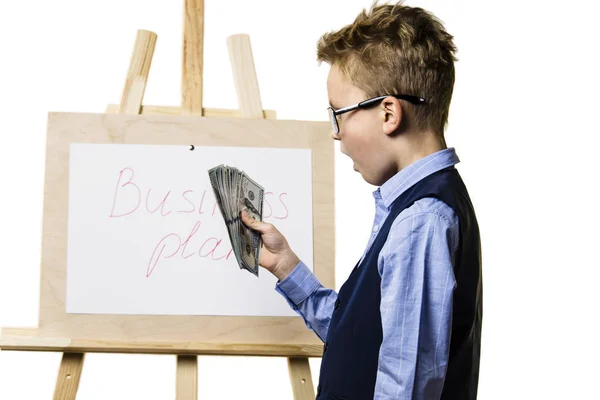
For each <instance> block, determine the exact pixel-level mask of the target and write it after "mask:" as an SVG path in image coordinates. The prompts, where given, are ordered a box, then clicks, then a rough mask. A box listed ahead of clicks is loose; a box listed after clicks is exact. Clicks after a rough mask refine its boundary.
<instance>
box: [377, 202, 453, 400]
mask: <svg viewBox="0 0 600 400" xmlns="http://www.w3.org/2000/svg"><path fill="white" fill-rule="evenodd" d="M428 200H431V199H428ZM435 201H438V200H437V199H436V200H435ZM440 203H441V202H440ZM442 204H443V206H444V207H446V209H445V212H444V213H437V212H431V211H411V208H410V207H409V208H408V209H406V210H404V211H403V212H402V213H401V214H400V215H399V216H398V217H397V218H396V220H395V221H394V224H393V225H392V228H391V229H390V233H389V235H388V238H387V240H386V244H385V245H384V247H383V249H382V251H381V253H380V256H379V263H378V268H379V273H380V275H381V305H380V311H381V322H382V330H383V341H382V344H381V347H380V349H379V363H378V368H377V379H376V385H375V399H376V400H383V399H406V400H412V399H427V400H429V399H439V398H440V396H441V393H442V388H443V384H444V378H445V375H446V367H447V363H448V353H449V348H450V333H451V326H452V300H453V292H454V288H455V286H456V285H455V277H454V270H453V262H454V253H455V249H456V246H457V245H458V219H457V218H456V215H455V214H454V211H452V209H451V208H450V207H449V206H447V205H446V204H445V203H442ZM438 206H439V204H438ZM416 209H417V210H419V208H418V207H417V208H416ZM405 212H407V213H405Z"/></svg>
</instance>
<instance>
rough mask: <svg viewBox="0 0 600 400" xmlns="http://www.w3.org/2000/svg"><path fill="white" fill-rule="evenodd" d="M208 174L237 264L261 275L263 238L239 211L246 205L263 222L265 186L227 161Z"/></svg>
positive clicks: (253, 215) (248, 210)
mask: <svg viewBox="0 0 600 400" xmlns="http://www.w3.org/2000/svg"><path fill="white" fill-rule="evenodd" d="M208 175H209V178H210V183H211V186H212V188H213V192H214V194H215V199H216V201H217V204H218V206H219V210H220V211H221V215H222V216H223V219H224V220H225V226H226V227H227V233H228V234H229V240H230V241H231V247H232V249H233V252H234V254H235V256H236V260H237V262H238V265H239V267H240V268H242V269H246V270H248V271H250V272H251V273H252V274H254V275H256V276H257V277H258V271H259V260H260V250H261V247H262V237H261V235H260V233H259V232H257V231H254V230H252V229H249V228H248V227H246V225H244V223H243V222H242V221H241V218H240V213H241V211H242V209H244V208H245V209H246V211H247V213H248V215H250V216H251V217H253V218H255V219H257V220H259V221H262V208H263V199H264V188H263V187H262V186H261V185H259V184H258V183H257V182H256V181H254V180H253V179H252V178H250V177H249V176H248V175H247V174H246V173H245V172H244V171H241V170H239V169H237V168H235V167H231V166H228V165H224V164H221V165H218V166H216V167H214V168H211V169H210V170H209V171H208Z"/></svg>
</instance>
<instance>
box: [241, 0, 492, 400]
mask: <svg viewBox="0 0 600 400" xmlns="http://www.w3.org/2000/svg"><path fill="white" fill-rule="evenodd" d="M452 39H453V38H452V36H451V35H449V34H448V33H447V32H446V31H445V30H444V27H443V26H442V24H441V22H440V21H439V20H437V19H436V18H435V17H434V16H433V15H432V14H430V13H428V12H427V11H425V10H423V9H421V8H412V7H408V6H404V5H402V3H398V4H395V5H390V4H386V5H376V4H375V3H374V4H373V5H372V6H371V9H370V10H369V11H368V12H365V11H363V12H362V13H361V14H360V15H359V16H358V17H357V18H356V20H355V21H354V23H353V24H351V25H349V26H346V27H344V28H342V29H341V30H340V31H338V32H333V33H327V34H325V35H323V36H322V37H321V39H320V40H319V42H318V45H317V54H318V60H319V62H321V61H325V62H327V63H329V64H330V65H331V69H330V72H329V76H328V79H327V91H328V94H329V99H330V105H331V107H330V108H329V115H330V120H331V123H332V128H333V132H332V138H333V139H334V140H339V141H340V148H341V151H342V153H344V154H346V155H348V156H349V157H350V158H351V159H352V160H353V161H354V169H355V170H356V171H358V172H359V173H360V174H361V175H362V177H363V178H364V179H365V180H366V181H367V182H369V183H370V184H372V185H376V186H380V187H379V188H378V189H377V190H376V191H375V192H374V193H373V195H374V197H375V205H376V213H375V221H374V225H373V233H372V235H371V237H370V240H369V243H368V245H367V248H366V250H365V253H364V254H363V257H362V258H361V259H360V261H359V262H358V264H357V265H356V266H355V267H354V270H353V271H352V273H351V274H350V276H349V278H348V280H347V281H346V282H345V283H344V285H343V286H342V287H341V289H340V291H339V293H336V292H335V291H333V290H332V289H327V288H324V287H323V286H322V285H321V284H320V283H319V281H318V279H317V278H316V276H315V275H314V274H312V273H311V272H310V270H309V269H308V268H307V267H306V265H305V264H304V263H302V262H301V261H300V260H299V259H298V257H297V256H296V255H295V254H294V252H293V251H292V250H291V248H290V247H289V245H288V243H287V241H286V239H285V238H284V237H283V235H282V234H281V233H280V232H279V231H278V230H277V229H276V228H275V227H274V226H273V225H272V224H269V223H264V222H259V221H256V220H253V219H252V218H249V217H248V215H247V214H246V213H245V212H242V219H243V221H244V223H245V224H246V225H247V226H249V227H250V228H252V229H255V230H257V231H259V232H260V233H261V236H262V240H263V248H262V250H261V255H260V265H261V266H262V267H264V268H266V269H267V270H269V271H270V272H271V273H273V274H274V275H275V276H276V277H277V278H278V279H279V280H278V282H277V284H276V287H275V289H276V290H277V291H278V292H279V293H281V294H282V295H283V296H284V297H285V298H286V300H287V301H288V303H289V304H290V306H291V307H292V308H293V309H294V310H296V312H297V313H298V314H300V315H301V316H302V317H303V318H304V321H305V322H306V325H307V326H308V327H309V328H310V329H311V330H313V331H314V332H315V333H316V334H317V335H318V336H319V337H320V338H321V340H323V341H324V343H325V345H324V348H323V358H322V362H321V372H320V377H319V385H318V387H317V399H347V400H350V399H359V400H363V399H373V398H375V399H440V398H442V399H452V400H470V399H475V398H476V396H477V383H478V374H479V354H480V342H481V319H482V284H481V251H480V239H479V228H478V224H477V220H476V217H475V213H474V210H473V206H472V204H471V201H470V199H469V195H468V193H467V190H466V188H465V186H464V184H463V182H462V179H461V178H460V176H459V174H458V172H457V170H456V169H455V167H454V165H455V164H456V163H458V162H459V160H458V157H457V156H456V153H455V151H454V149H453V148H446V143H445V140H444V128H445V126H446V123H447V119H448V110H449V106H450V99H451V97H452V90H453V86H454V61H455V58H454V53H455V51H456V49H455V47H454V44H453V42H452Z"/></svg>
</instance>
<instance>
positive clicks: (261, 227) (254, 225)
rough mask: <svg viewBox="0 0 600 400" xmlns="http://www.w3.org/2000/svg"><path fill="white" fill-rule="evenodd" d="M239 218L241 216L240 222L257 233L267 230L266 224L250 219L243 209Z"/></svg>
mask: <svg viewBox="0 0 600 400" xmlns="http://www.w3.org/2000/svg"><path fill="white" fill-rule="evenodd" d="M241 216H242V221H243V222H244V224H246V225H247V226H248V227H249V228H251V229H254V230H255V231H259V232H260V233H265V231H266V229H267V225H268V224H267V223H265V222H261V221H258V220H256V219H254V217H251V216H250V215H248V213H247V212H246V209H245V208H244V209H242V215H241Z"/></svg>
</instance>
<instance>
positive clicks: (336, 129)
mask: <svg viewBox="0 0 600 400" xmlns="http://www.w3.org/2000/svg"><path fill="white" fill-rule="evenodd" d="M389 96H392V97H395V98H397V99H401V100H406V101H408V102H410V103H412V104H415V105H420V104H425V99H424V98H422V97H419V96H411V95H408V94H387V95H385V96H377V97H373V98H370V99H367V100H363V101H361V102H360V103H358V104H354V105H352V106H348V107H344V108H340V109H339V110H336V109H334V108H333V107H327V110H328V111H329V121H330V122H331V127H332V128H333V133H334V134H336V135H337V134H339V133H340V126H339V124H338V120H337V116H338V115H340V114H344V113H347V112H348V111H352V110H356V109H360V108H369V107H373V106H375V105H377V104H379V103H380V102H381V101H382V100H383V99H385V98H386V97H389Z"/></svg>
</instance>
